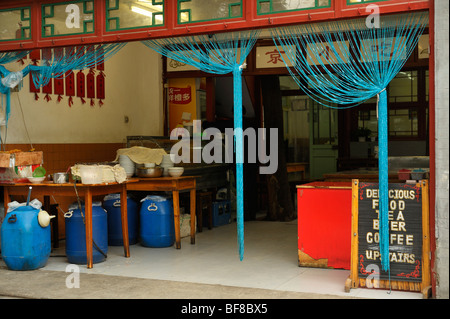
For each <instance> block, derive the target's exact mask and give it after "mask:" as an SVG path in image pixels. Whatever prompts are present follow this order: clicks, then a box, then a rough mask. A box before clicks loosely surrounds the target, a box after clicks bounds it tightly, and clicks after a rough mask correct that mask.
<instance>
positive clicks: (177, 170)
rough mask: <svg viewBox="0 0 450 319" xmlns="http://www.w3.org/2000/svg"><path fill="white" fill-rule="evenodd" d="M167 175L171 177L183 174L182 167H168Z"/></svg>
mask: <svg viewBox="0 0 450 319" xmlns="http://www.w3.org/2000/svg"><path fill="white" fill-rule="evenodd" d="M168 171H169V175H170V176H172V177H180V176H181V175H183V172H184V167H169V168H168Z"/></svg>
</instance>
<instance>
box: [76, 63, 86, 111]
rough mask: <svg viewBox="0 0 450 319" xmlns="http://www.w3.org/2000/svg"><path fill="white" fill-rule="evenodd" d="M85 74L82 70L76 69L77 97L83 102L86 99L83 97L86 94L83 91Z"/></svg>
mask: <svg viewBox="0 0 450 319" xmlns="http://www.w3.org/2000/svg"><path fill="white" fill-rule="evenodd" d="M84 86H85V76H84V73H83V71H81V70H80V71H78V73H77V97H79V98H80V99H81V103H83V104H85V103H86V100H85V99H84V97H85V96H86V92H85V87H84Z"/></svg>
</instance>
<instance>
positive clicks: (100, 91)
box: [97, 72, 105, 106]
mask: <svg viewBox="0 0 450 319" xmlns="http://www.w3.org/2000/svg"><path fill="white" fill-rule="evenodd" d="M97 99H99V100H100V101H99V102H98V104H99V105H100V106H102V105H103V102H102V100H103V99H105V75H104V74H103V72H100V73H99V74H98V75H97Z"/></svg>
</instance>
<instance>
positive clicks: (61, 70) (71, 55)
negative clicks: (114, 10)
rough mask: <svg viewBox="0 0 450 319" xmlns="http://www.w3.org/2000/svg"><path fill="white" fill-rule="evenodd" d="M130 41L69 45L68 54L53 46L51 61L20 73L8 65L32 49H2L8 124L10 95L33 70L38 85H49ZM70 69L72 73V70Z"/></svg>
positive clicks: (0, 87)
mask: <svg viewBox="0 0 450 319" xmlns="http://www.w3.org/2000/svg"><path fill="white" fill-rule="evenodd" d="M125 45H126V43H111V44H101V45H87V46H77V47H66V48H65V50H64V51H65V53H64V54H62V53H61V51H60V50H56V49H53V50H52V54H51V55H49V58H48V60H41V63H40V64H41V65H39V66H37V65H27V66H26V67H25V68H24V69H22V70H21V71H18V72H11V71H9V70H8V69H6V67H5V66H4V64H7V63H11V62H14V61H17V60H19V59H21V58H24V57H25V56H26V55H27V54H28V53H29V51H22V52H0V75H1V81H0V92H1V93H2V94H6V97H7V99H6V123H7V120H8V118H9V113H10V95H11V89H12V88H14V87H15V86H16V85H18V84H19V82H21V81H22V79H23V78H24V77H25V76H27V75H28V74H29V73H31V75H30V76H32V77H33V83H34V85H35V86H36V87H37V88H39V87H42V86H45V85H46V84H48V82H49V81H50V80H51V79H52V78H63V77H66V76H67V74H69V73H70V72H72V71H74V70H84V69H89V68H91V67H94V66H95V65H96V64H97V63H100V62H102V61H106V60H107V59H109V58H110V57H111V56H113V55H114V54H116V53H117V52H118V51H119V50H120V49H122V48H123V47H124V46H125ZM68 72H69V73H68Z"/></svg>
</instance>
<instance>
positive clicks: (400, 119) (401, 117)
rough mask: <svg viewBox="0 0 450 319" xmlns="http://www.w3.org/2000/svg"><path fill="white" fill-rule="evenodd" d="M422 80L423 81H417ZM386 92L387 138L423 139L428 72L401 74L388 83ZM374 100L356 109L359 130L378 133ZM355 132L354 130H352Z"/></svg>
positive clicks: (425, 130) (374, 134)
mask: <svg viewBox="0 0 450 319" xmlns="http://www.w3.org/2000/svg"><path fill="white" fill-rule="evenodd" d="M421 76H422V78H423V79H424V80H423V81H419V78H420V77H421ZM387 92H388V114H389V118H388V126H389V127H388V130H389V137H390V138H394V139H396V138H398V139H405V138H406V139H408V138H413V139H425V137H426V134H427V130H428V129H427V127H428V113H427V112H428V95H429V92H428V70H423V69H422V70H407V71H401V72H399V73H398V74H397V76H396V77H395V78H394V79H393V80H392V81H391V83H390V84H389V86H388V88H387ZM376 102H377V98H376V97H374V98H372V99H370V100H368V101H366V102H365V103H364V104H362V105H361V106H359V107H356V111H355V112H357V125H358V127H362V128H368V129H370V130H371V132H372V136H376V135H377V132H378V119H377V114H376ZM354 129H356V128H354Z"/></svg>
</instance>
